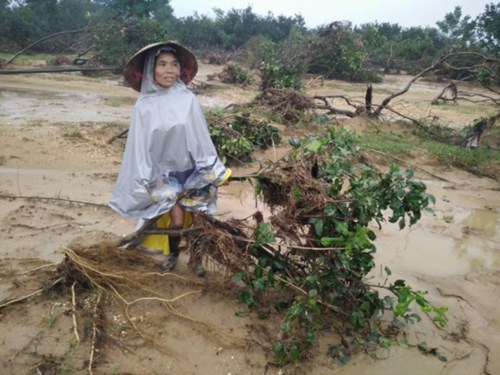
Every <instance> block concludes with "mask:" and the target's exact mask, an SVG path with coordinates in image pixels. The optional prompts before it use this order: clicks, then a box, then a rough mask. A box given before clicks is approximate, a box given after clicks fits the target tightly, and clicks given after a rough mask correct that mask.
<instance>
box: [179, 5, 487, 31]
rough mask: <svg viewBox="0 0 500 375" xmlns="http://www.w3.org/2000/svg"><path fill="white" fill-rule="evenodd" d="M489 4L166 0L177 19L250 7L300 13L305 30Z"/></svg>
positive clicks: (405, 19)
mask: <svg viewBox="0 0 500 375" xmlns="http://www.w3.org/2000/svg"><path fill="white" fill-rule="evenodd" d="M490 3H495V4H496V3H497V0H489V1H486V0H170V5H171V6H172V8H173V9H174V15H175V16H176V17H178V18H181V17H186V16H192V15H194V12H195V11H196V12H198V14H199V15H203V14H204V15H207V16H209V17H214V13H213V11H212V10H213V9H214V8H220V9H222V10H223V11H225V12H227V11H229V10H231V9H233V8H234V9H245V8H246V7H247V6H251V7H252V11H253V13H255V14H259V15H262V16H265V15H267V13H268V12H271V13H273V15H274V16H279V15H284V16H287V17H293V16H294V15H296V14H300V15H302V17H304V20H305V22H306V26H307V27H308V28H314V27H317V26H320V25H323V24H328V23H330V22H332V21H351V22H352V23H353V24H354V25H360V24H363V23H369V22H375V21H377V22H378V23H382V22H389V23H397V24H399V25H401V26H404V27H410V26H422V27H425V26H436V22H437V21H442V20H443V19H444V16H445V14H446V13H451V12H452V11H453V10H454V9H455V7H456V6H460V7H462V14H463V15H468V16H471V17H472V18H476V16H478V15H479V14H481V13H483V12H484V8H485V5H486V4H490Z"/></svg>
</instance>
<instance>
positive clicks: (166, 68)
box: [155, 52, 180, 87]
mask: <svg viewBox="0 0 500 375" xmlns="http://www.w3.org/2000/svg"><path fill="white" fill-rule="evenodd" d="M179 75H180V66H179V62H178V61H177V58H176V57H175V56H174V55H173V54H172V53H170V52H162V53H160V55H159V56H158V58H157V59H156V64H155V81H156V82H157V83H158V84H159V85H160V86H162V87H170V86H172V85H173V84H174V83H175V81H177V78H179Z"/></svg>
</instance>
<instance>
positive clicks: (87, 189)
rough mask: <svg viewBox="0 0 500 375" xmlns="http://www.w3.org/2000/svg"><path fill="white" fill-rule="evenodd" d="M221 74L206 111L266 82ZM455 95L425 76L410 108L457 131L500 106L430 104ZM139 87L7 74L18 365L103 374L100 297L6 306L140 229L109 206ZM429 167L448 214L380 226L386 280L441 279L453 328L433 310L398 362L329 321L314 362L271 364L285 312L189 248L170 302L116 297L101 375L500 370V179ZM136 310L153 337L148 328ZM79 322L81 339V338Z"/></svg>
mask: <svg viewBox="0 0 500 375" xmlns="http://www.w3.org/2000/svg"><path fill="white" fill-rule="evenodd" d="M214 69H216V68H214V67H209V66H205V65H202V67H201V70H200V74H199V76H198V79H199V80H200V82H201V81H203V82H205V81H207V75H208V74H209V73H212V72H213V71H214ZM406 82H407V77H406V78H405V77H395V76H394V77H388V78H387V80H386V82H385V83H384V84H380V85H377V86H376V90H375V92H376V95H377V96H376V100H378V98H380V97H382V96H384V95H385V94H386V93H388V92H392V91H394V90H397V89H400V88H402V87H404V85H405V84H406ZM208 84H211V85H212V86H211V87H212V89H211V90H209V91H207V92H206V93H205V94H201V95H200V100H201V102H202V103H203V104H204V105H206V106H225V105H227V104H230V103H235V102H242V101H246V100H249V99H251V98H252V97H253V95H254V93H253V92H252V91H251V89H246V90H235V89H234V88H232V89H231V88H227V87H224V86H222V85H219V84H216V83H213V82H212V83H211V82H208ZM308 90H309V91H310V93H313V94H318V95H334V94H335V95H339V94H346V93H347V94H349V95H352V96H353V97H356V96H357V97H359V98H362V97H363V91H364V85H348V84H346V83H342V82H333V81H331V82H322V83H321V84H320V83H318V82H314V83H311V84H310V85H309V86H308ZM439 91H440V86H439V85H437V84H428V83H421V84H419V86H417V87H415V89H414V90H411V92H410V93H408V94H407V95H405V96H404V97H402V98H401V99H400V100H398V101H396V102H395V103H394V106H395V108H399V109H406V110H408V109H411V111H412V114H413V116H414V117H424V116H429V117H430V118H432V117H437V118H439V119H440V120H441V121H443V122H444V123H448V124H453V125H455V126H457V127H462V126H464V125H466V124H470V122H471V121H472V120H473V119H474V118H476V117H478V116H479V115H480V114H481V113H487V112H488V111H490V110H491V109H489V108H488V107H487V106H486V105H482V106H480V107H478V106H476V107H475V108H472V107H471V106H470V107H468V106H467V105H465V106H460V107H453V106H438V107H432V106H430V105H429V104H428V103H429V102H430V100H431V99H432V98H434V97H435V96H436V95H437V94H438V93H439ZM135 98H136V94H135V93H134V92H133V91H132V90H131V89H128V88H125V87H123V86H122V85H120V79H119V78H107V79H97V78H85V77H82V76H80V75H79V74H64V75H63V74H61V75H58V76H55V75H45V74H38V75H30V76H28V75H25V76H0V221H1V224H0V256H1V259H0V362H1V368H2V369H3V370H2V373H5V374H85V373H89V370H88V367H89V360H90V358H89V353H90V352H91V343H92V339H91V333H92V329H91V327H86V322H85V320H84V319H80V320H74V319H73V311H75V310H79V311H80V312H81V311H83V310H85V309H86V308H87V309H88V306H87V307H86V305H85V304H83V305H79V304H77V305H74V304H73V301H72V298H71V296H69V295H68V294H67V293H66V294H61V295H59V296H58V295H51V296H34V297H33V298H29V299H27V300H26V301H23V302H20V303H16V304H9V305H8V306H3V304H4V303H6V302H8V301H12V300H13V299H16V298H21V297H24V296H27V295H29V294H30V293H33V292H36V291H37V290H39V289H40V288H41V285H40V282H41V278H40V277H37V276H36V275H38V274H40V272H41V273H42V276H44V277H47V275H49V273H50V272H49V271H43V270H44V269H46V270H50V269H51V267H50V265H51V264H53V263H59V262H61V261H62V259H63V257H64V253H65V251H66V250H67V249H72V248H73V247H75V246H81V245H85V244H92V243H96V242H99V241H102V240H103V239H115V238H117V236H122V235H125V234H128V233H131V232H132V231H133V229H134V226H135V223H134V222H132V221H130V220H127V219H124V218H122V217H120V216H118V215H117V214H116V213H114V212H112V211H111V210H110V209H108V208H107V207H106V203H107V201H108V199H109V197H110V194H111V191H112V189H113V186H114V181H115V178H116V176H117V172H118V169H119V164H120V160H121V153H122V143H121V142H119V141H117V142H113V143H112V144H107V143H106V141H107V140H108V139H109V138H110V137H111V136H113V135H116V134H118V133H119V132H120V131H121V130H123V129H125V128H126V127H127V123H128V118H129V115H130V112H131V108H132V105H133V103H134V100H135ZM339 105H340V104H339ZM341 121H342V122H343V123H344V124H345V126H347V127H351V128H353V129H355V130H358V131H359V130H360V129H363V128H365V127H366V126H368V124H367V123H366V122H365V121H364V120H360V119H356V120H350V121H348V120H341ZM273 155H274V154H273V152H269V153H268V154H267V155H265V156H264V157H273ZM424 163H425V160H423V159H422V160H420V159H415V160H411V161H409V162H408V164H411V165H415V166H418V169H417V175H418V177H419V178H421V179H422V180H424V181H425V182H426V183H427V185H428V187H429V192H430V193H432V194H433V195H434V196H435V197H436V200H437V202H436V206H435V207H434V209H435V213H434V215H432V214H427V215H426V216H424V218H423V219H422V220H421V221H420V222H419V223H418V224H417V225H416V226H414V227H413V228H412V229H411V230H405V231H398V230H396V228H393V227H390V226H388V227H385V228H384V229H383V230H382V231H379V232H377V234H378V239H377V247H378V253H377V255H376V261H377V264H378V267H377V271H376V272H374V273H373V275H371V277H372V279H373V281H374V282H377V281H379V280H381V277H382V276H381V275H380V272H379V270H380V269H383V267H385V266H388V267H389V268H391V270H392V271H393V277H394V278H403V279H406V280H408V281H409V283H410V284H411V285H413V286H414V288H416V289H424V290H428V291H429V299H430V300H431V301H433V302H434V303H436V304H438V305H445V306H447V307H448V308H449V318H450V323H449V325H448V327H447V328H446V329H443V330H442V329H438V328H436V327H435V326H434V325H433V324H432V322H431V321H430V319H428V317H426V316H423V321H422V322H421V323H419V324H417V325H415V326H411V327H409V329H408V337H409V342H410V344H412V346H411V347H410V348H402V347H400V346H398V345H394V346H393V347H392V348H390V350H389V351H387V352H383V353H378V354H379V356H380V357H383V358H385V359H383V360H381V359H378V360H377V359H373V358H372V357H371V356H369V355H365V354H360V355H358V356H356V357H355V358H353V360H352V361H351V362H350V363H349V364H348V365H347V366H341V365H340V364H339V363H336V362H334V361H333V360H332V359H331V358H329V357H328V356H327V355H326V351H327V348H328V345H329V344H330V343H331V342H330V341H331V340H330V339H331V337H330V336H329V334H328V333H327V332H325V333H324V334H323V335H322V337H321V338H320V343H319V347H318V350H317V354H316V355H315V357H314V358H312V359H311V361H308V362H306V363H303V364H300V365H298V366H297V365H295V366H285V367H284V368H278V367H275V366H272V365H270V361H272V359H273V358H272V355H271V350H270V347H269V342H268V341H266V340H267V339H269V338H270V337H271V338H272V335H274V334H276V333H277V332H273V331H272V330H270V329H269V326H270V322H268V321H266V320H260V319H259V318H258V316H257V315H256V314H253V313H252V312H249V311H248V310H247V309H246V308H245V307H244V306H243V305H242V304H241V303H240V302H239V301H238V298H237V288H236V287H234V286H232V285H231V283H230V282H229V281H228V282H226V285H227V288H224V289H225V290H220V287H219V285H220V280H221V278H222V277H223V276H224V275H222V274H221V273H220V272H219V270H218V268H217V267H215V266H212V267H210V269H209V272H208V275H207V277H206V278H204V279H199V278H196V277H195V276H194V275H193V274H192V273H191V272H190V270H189V269H188V267H187V266H186V257H185V256H184V255H182V256H181V257H182V258H181V260H182V261H181V264H180V269H179V270H178V272H177V273H176V275H170V276H168V277H167V278H165V282H164V283H163V284H162V285H158V290H161V291H162V293H164V294H163V295H167V296H169V298H170V299H171V301H170V302H169V303H168V304H159V303H155V302H154V301H144V302H143V303H137V304H134V305H133V306H131V307H130V310H127V311H123V309H120V308H119V305H118V304H117V303H116V301H107V302H106V303H107V304H108V309H107V310H106V311H107V313H106V316H105V317H103V318H104V319H105V320H106V322H107V325H106V327H107V329H108V332H107V337H108V340H107V341H105V342H104V343H103V344H102V345H101V346H100V347H99V350H98V351H96V352H95V353H96V357H95V358H93V360H94V362H93V365H94V366H95V367H94V370H93V373H94V374H240V375H241V374H319V375H321V374H346V375H349V374H385V375H388V374H389V375H390V374H410V375H411V374H415V375H416V374H422V373H425V374H429V375H433V374H459V375H460V374H463V375H471V374H472V375H475V374H478V375H479V374H499V373H500V321H499V318H498V316H499V315H498V310H499V308H500V252H499V249H500V230H499V229H500V198H499V188H500V186H499V184H498V182H496V181H493V180H490V179H486V178H477V177H474V176H472V175H470V174H467V173H465V172H462V171H457V170H451V169H449V168H443V167H439V166H436V165H426V164H424ZM425 171H431V172H432V173H433V175H431V174H429V173H426V172H425ZM241 172H242V173H244V172H245V171H241ZM436 176H439V178H436ZM255 209H256V207H255V204H254V202H253V199H252V192H251V188H250V187H249V186H248V185H246V184H242V183H236V182H233V183H231V184H230V185H228V186H227V187H224V188H223V189H222V191H221V198H220V203H219V216H220V218H228V217H238V218H243V217H246V216H248V215H250V214H251V213H253V212H254V211H255ZM44 266H47V267H45V268H44ZM151 267H152V269H155V270H156V268H155V267H157V266H156V264H154V263H153V264H152V266H151ZM49 276H50V275H49ZM174 299H175V301H174ZM236 312H240V313H238V314H237V313H236ZM125 314H129V318H132V319H131V321H132V322H134V323H135V324H136V326H137V327H139V328H140V330H141V332H143V333H144V335H143V336H141V335H138V334H137V330H133V329H132V327H131V326H130V321H127V319H125ZM82 316H84V315H82ZM75 322H76V328H78V330H79V331H80V332H81V336H82V337H81V338H77V336H76V334H75ZM147 337H150V338H154V341H155V342H156V343H157V344H158V345H153V344H152V343H151V341H149V340H147V339H146V338H147ZM424 342H425V343H426V344H427V345H428V346H429V347H435V348H437V349H438V350H439V352H440V353H441V354H443V355H445V356H446V357H447V358H448V361H447V362H441V361H439V360H438V359H437V358H436V357H435V356H431V355H427V356H426V355H424V354H422V353H421V352H420V351H419V350H418V349H417V348H416V345H417V344H419V343H420V344H421V343H424Z"/></svg>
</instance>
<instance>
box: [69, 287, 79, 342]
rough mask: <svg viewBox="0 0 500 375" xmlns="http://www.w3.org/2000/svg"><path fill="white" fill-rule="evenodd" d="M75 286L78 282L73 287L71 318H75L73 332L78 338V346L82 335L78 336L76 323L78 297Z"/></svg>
mask: <svg viewBox="0 0 500 375" xmlns="http://www.w3.org/2000/svg"><path fill="white" fill-rule="evenodd" d="M75 285H76V281H75V282H74V283H73V284H72V285H71V304H72V306H73V307H72V309H71V316H72V318H73V332H74V334H75V337H76V344H77V345H79V344H80V335H79V334H78V324H77V321H76V296H75Z"/></svg>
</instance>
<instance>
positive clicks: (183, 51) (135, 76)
mask: <svg viewBox="0 0 500 375" xmlns="http://www.w3.org/2000/svg"><path fill="white" fill-rule="evenodd" d="M166 46H168V47H172V48H173V49H174V50H175V52H174V54H175V56H176V57H177V59H178V60H179V63H180V64H181V76H180V79H181V80H182V81H183V82H184V83H185V84H186V85H187V84H188V83H189V82H191V80H192V79H193V78H194V76H195V75H196V73H197V72H198V62H197V61H196V57H194V55H193V54H192V53H191V51H189V50H188V49H187V48H186V47H183V46H181V45H180V44H179V43H176V42H174V41H170V42H160V43H153V44H149V45H147V46H146V47H144V48H142V49H140V50H139V51H138V52H136V53H135V54H134V56H132V57H131V58H130V60H129V61H128V62H127V64H126V65H125V69H124V72H123V76H124V78H125V81H126V82H127V83H128V84H129V85H130V87H132V88H133V89H134V90H136V91H141V82H142V74H143V68H144V60H145V58H146V55H147V53H148V52H149V51H151V50H154V49H159V48H160V47H166Z"/></svg>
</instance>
